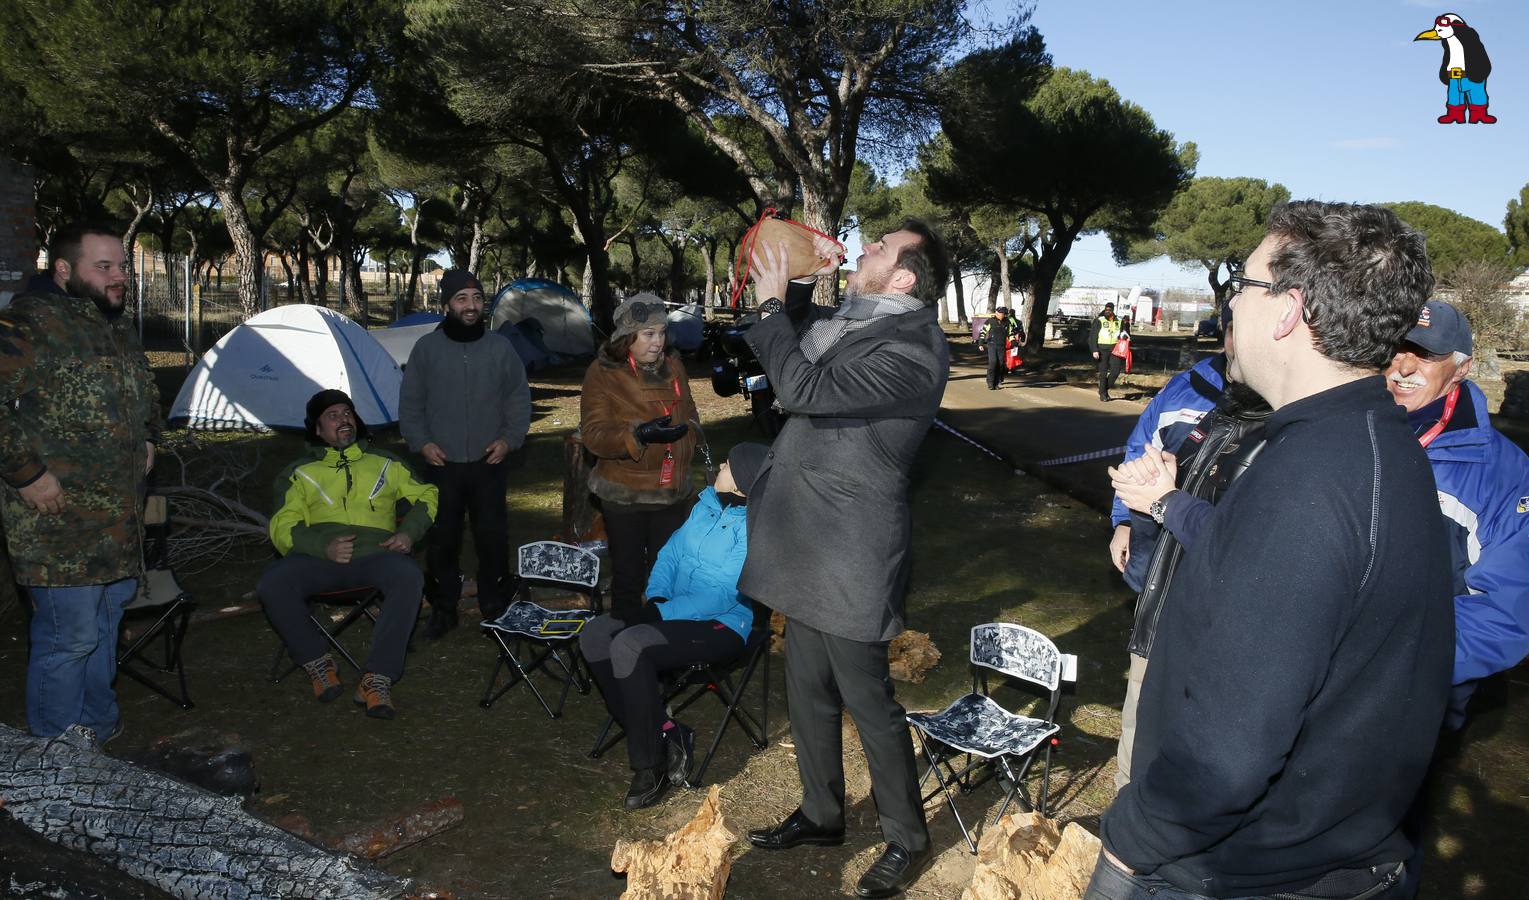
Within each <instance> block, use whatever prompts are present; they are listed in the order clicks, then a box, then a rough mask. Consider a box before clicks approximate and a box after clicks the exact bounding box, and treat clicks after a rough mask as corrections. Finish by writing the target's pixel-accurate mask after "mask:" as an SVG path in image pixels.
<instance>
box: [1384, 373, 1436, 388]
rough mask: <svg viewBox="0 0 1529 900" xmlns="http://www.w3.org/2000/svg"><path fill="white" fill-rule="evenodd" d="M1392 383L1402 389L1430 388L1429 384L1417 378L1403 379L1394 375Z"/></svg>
mask: <svg viewBox="0 0 1529 900" xmlns="http://www.w3.org/2000/svg"><path fill="white" fill-rule="evenodd" d="M1391 381H1392V382H1394V383H1395V384H1397V385H1399V386H1401V387H1411V388H1420V387H1427V386H1428V382H1426V381H1419V380H1418V379H1416V378H1403V377H1402V376H1400V375H1392V376H1391Z"/></svg>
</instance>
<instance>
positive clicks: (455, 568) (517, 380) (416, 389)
mask: <svg viewBox="0 0 1529 900" xmlns="http://www.w3.org/2000/svg"><path fill="white" fill-rule="evenodd" d="M441 297H442V298H443V304H444V305H445V307H446V318H445V319H444V320H443V321H442V322H441V326H440V327H439V328H437V329H436V330H435V331H432V332H430V333H429V334H427V335H425V336H424V337H422V338H420V339H419V341H418V342H417V343H416V344H415V345H414V349H413V350H411V351H410V352H409V363H408V365H406V366H405V367H404V372H403V387H402V389H401V390H400V392H399V398H398V426H399V430H400V431H402V432H403V436H404V440H406V441H408V442H409V449H410V450H413V451H414V452H415V453H418V454H420V455H421V456H423V457H424V459H425V462H426V464H427V465H426V468H425V477H426V478H427V479H428V480H429V481H430V483H431V484H433V485H435V486H436V489H437V490H438V491H440V498H439V501H438V502H439V504H440V509H439V510H438V512H437V514H436V517H435V529H434V531H432V532H431V535H430V537H431V540H430V543H429V546H428V547H427V548H426V550H425V558H426V561H427V563H428V565H429V571H430V574H429V578H428V579H427V580H426V589H427V592H428V593H429V595H430V623H429V624H428V625H427V626H426V627H425V639H426V640H436V639H438V638H440V637H441V636H442V635H444V634H446V632H448V631H450V630H451V629H453V628H455V627H456V625H457V603H458V602H459V601H460V599H461V597H462V576H461V574H460V568H459V558H460V557H461V553H462V520H463V518H464V517H465V518H467V519H468V520H470V521H471V522H472V530H473V549H474V550H475V551H476V553H477V556H478V609H479V611H480V612H481V613H482V614H483V618H484V619H485V620H488V621H492V620H494V619H497V618H498V617H499V615H500V614H501V613H503V612H504V611H505V609H506V608H508V606H509V598H508V597H506V596H505V586H506V583H507V580H508V575H509V542H510V534H509V510H508V507H507V506H506V504H505V491H506V489H507V488H508V485H509V465H508V464H507V463H506V462H505V460H506V458H507V457H508V456H509V454H510V453H511V452H512V451H514V450H516V449H518V448H519V447H520V446H521V444H523V443H525V440H526V432H527V431H528V430H530V427H531V387H530V385H529V384H528V383H527V381H526V367H525V363H523V362H521V359H520V356H519V354H517V353H516V352H515V347H514V345H512V344H511V343H510V342H509V341H508V340H506V339H505V338H504V337H503V336H502V335H499V334H495V333H491V332H489V331H488V330H487V328H486V327H485V323H484V319H483V285H482V284H480V283H479V281H478V278H477V276H475V275H473V273H471V272H466V271H463V270H461V269H452V270H450V271H448V272H446V273H445V274H443V275H442V276H441Z"/></svg>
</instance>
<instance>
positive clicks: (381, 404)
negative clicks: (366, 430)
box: [167, 304, 403, 431]
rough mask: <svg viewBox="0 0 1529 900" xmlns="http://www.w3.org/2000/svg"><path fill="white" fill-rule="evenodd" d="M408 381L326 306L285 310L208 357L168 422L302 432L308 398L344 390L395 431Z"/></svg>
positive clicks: (254, 321)
mask: <svg viewBox="0 0 1529 900" xmlns="http://www.w3.org/2000/svg"><path fill="white" fill-rule="evenodd" d="M402 383H403V373H402V372H401V371H400V370H399V368H398V364H397V363H395V362H394V361H393V358H392V357H391V356H389V355H388V352H387V351H386V350H384V349H383V347H382V345H381V344H379V343H377V340H376V339H375V338H373V337H372V335H371V334H370V333H369V332H368V331H367V330H366V329H364V328H362V327H361V326H360V325H357V324H356V323H355V322H352V321H351V320H350V319H348V318H346V317H345V316H343V315H341V314H340V313H337V312H335V311H334V310H331V309H325V308H323V307H321V306H309V305H307V304H294V305H289V306H278V307H276V308H275V309H270V310H267V311H265V312H263V313H260V314H259V315H257V316H254V317H252V318H251V319H250V320H249V321H247V322H245V323H244V324H243V325H240V326H238V327H237V328H235V329H234V330H233V331H230V332H229V333H228V334H226V335H224V336H223V339H222V340H220V341H218V343H217V344H216V345H215V346H213V348H212V349H211V350H208V351H207V353H206V354H204V355H203V356H202V358H201V360H199V361H198V362H197V364H196V367H195V368H193V369H192V370H191V374H190V375H188V376H187V377H186V383H185V384H183V385H181V389H180V393H179V394H177V395H176V397H175V402H174V404H172V405H171V407H170V414H169V416H168V417H167V419H168V421H169V422H170V423H171V424H172V425H180V424H184V425H185V426H187V427H188V428H195V429H202V430H209V431H270V430H273V429H296V430H302V428H303V417H304V414H305V411H306V410H305V407H306V405H307V403H308V398H310V397H312V396H313V395H314V394H316V393H318V392H319V391H321V390H327V389H330V388H337V389H339V390H342V391H344V392H346V393H347V394H349V395H350V397H351V399H352V400H354V401H355V404H356V412H357V414H359V415H360V417H361V420H362V421H363V422H365V423H366V424H367V425H370V426H372V427H377V426H380V425H391V424H393V423H395V422H397V421H398V390H399V387H400V386H401V385H402Z"/></svg>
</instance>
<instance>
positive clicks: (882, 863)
mask: <svg viewBox="0 0 1529 900" xmlns="http://www.w3.org/2000/svg"><path fill="white" fill-rule="evenodd" d="M930 855H931V854H930V852H929V851H928V850H927V849H926V850H925V851H924V852H923V853H919V854H917V855H915V854H912V853H909V852H908V851H907V850H904V849H903V845H902V844H897V843H888V844H887V849H886V850H885V851H883V852H882V854H881V859H878V860H876V861H875V862H873V863H871V867H870V868H869V869H866V870H865V874H864V875H861V876H860V883H859V884H856V885H855V896H856V897H896V896H897V895H898V894H901V893H902V892H903V891H906V890H907V889H908V888H909V887H911V886H912V885H913V882H915V881H918V876H919V873H921V872H922V871H923V869H924V863H926V862H928V861H929V858H930Z"/></svg>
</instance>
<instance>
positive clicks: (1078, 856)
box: [961, 813, 1100, 900]
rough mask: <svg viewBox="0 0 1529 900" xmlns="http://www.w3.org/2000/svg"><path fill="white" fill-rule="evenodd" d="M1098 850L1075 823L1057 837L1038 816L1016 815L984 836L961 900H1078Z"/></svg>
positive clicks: (1094, 841) (1092, 838)
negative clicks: (970, 878) (973, 870)
mask: <svg viewBox="0 0 1529 900" xmlns="http://www.w3.org/2000/svg"><path fill="white" fill-rule="evenodd" d="M1099 848H1100V843H1099V839H1098V838H1097V837H1095V836H1094V835H1092V834H1090V833H1089V831H1088V829H1086V828H1084V827H1083V826H1081V825H1079V824H1078V823H1076V822H1069V823H1068V824H1067V827H1066V828H1065V829H1064V830H1063V831H1062V832H1061V833H1060V834H1058V832H1057V827H1056V823H1054V822H1052V821H1051V820H1050V819H1047V818H1045V817H1044V816H1041V815H1040V814H1038V813H1017V814H1015V813H1011V814H1009V815H1006V816H1004V817H1003V818H1002V819H999V820H998V822H997V823H996V824H994V825H993V827H992V828H989V829H988V830H987V831H986V832H985V833H984V834H983V835H982V840H981V841H979V842H978V844H977V868H976V871H975V872H973V873H972V883H971V884H970V885H969V886H968V887H967V888H966V890H964V891H962V892H961V900H1079V898H1081V897H1082V896H1083V892H1084V891H1085V890H1087V889H1088V882H1089V879H1090V878H1091V877H1093V874H1094V864H1095V862H1097V860H1098V858H1099Z"/></svg>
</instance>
